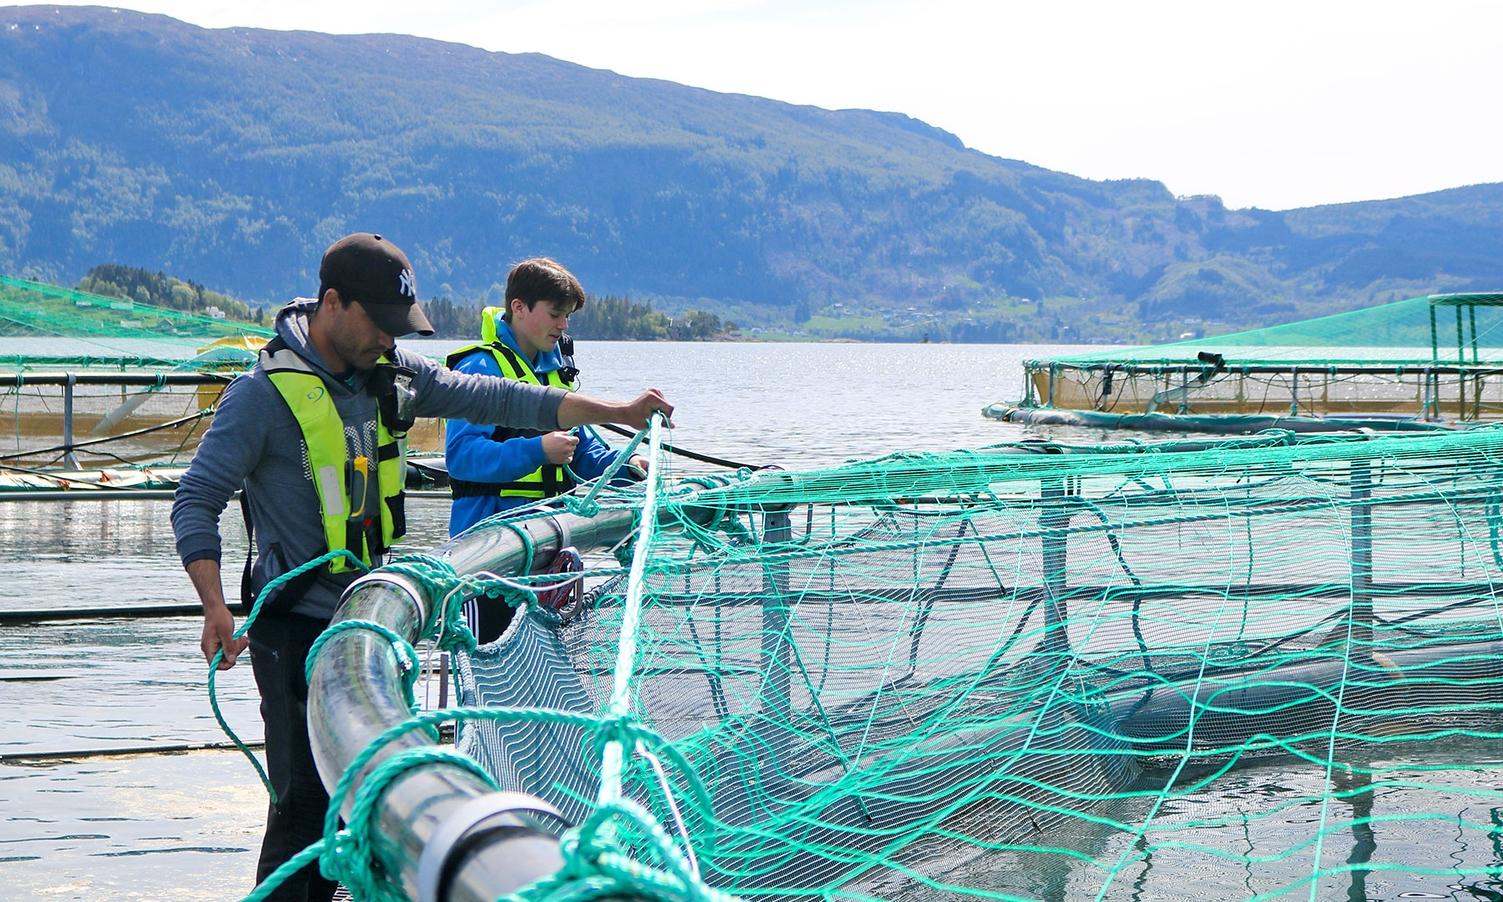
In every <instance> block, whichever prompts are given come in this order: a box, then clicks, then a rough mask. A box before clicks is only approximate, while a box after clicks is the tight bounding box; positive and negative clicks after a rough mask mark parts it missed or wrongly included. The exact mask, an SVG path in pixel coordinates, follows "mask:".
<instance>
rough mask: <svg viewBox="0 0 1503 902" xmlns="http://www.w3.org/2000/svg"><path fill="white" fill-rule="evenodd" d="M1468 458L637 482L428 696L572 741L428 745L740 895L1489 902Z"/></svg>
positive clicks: (878, 463) (1443, 439)
mask: <svg viewBox="0 0 1503 902" xmlns="http://www.w3.org/2000/svg"><path fill="white" fill-rule="evenodd" d="M1500 463H1503V429H1494V428H1490V427H1481V428H1477V429H1474V430H1468V431H1465V432H1445V433H1435V434H1424V435H1409V436H1393V435H1390V436H1375V435H1369V434H1359V435H1352V434H1343V435H1329V436H1315V437H1308V436H1307V437H1298V436H1295V435H1293V434H1290V433H1274V434H1265V435H1259V436H1254V437H1249V438H1246V439H1237V440H1229V441H1218V442H1209V441H1208V442H1178V443H1169V444H1135V443H1123V444H1118V445H1108V446H1094V447H1069V446H1064V445H1058V444H1052V443H1047V442H1035V443H1015V444H1009V445H1001V446H997V447H993V448H987V449H981V450H977V451H966V452H955V453H951V454H914V455H900V456H892V457H887V458H883V459H880V460H875V461H869V462H852V463H849V464H847V465H844V466H839V467H833V468H829V469H824V470H815V471H809V472H801V473H791V472H789V473H785V472H778V471H764V472H760V473H747V472H742V473H741V474H739V475H737V476H735V477H730V478H720V479H713V480H712V479H698V480H689V481H686V482H677V483H676V482H674V481H673V478H672V477H673V475H674V474H673V473H672V471H671V468H670V464H669V463H668V461H665V460H660V461H657V462H656V470H657V478H658V479H659V480H660V482H659V483H658V484H657V485H656V489H657V490H658V491H656V492H655V493H654V492H642V491H636V492H633V491H620V492H616V493H614V494H612V495H609V496H606V497H604V498H602V499H601V500H600V501H599V507H600V509H601V510H603V511H607V512H610V511H616V512H620V511H623V510H626V511H631V512H632V514H633V515H634V516H635V517H637V529H636V530H635V531H634V532H633V533H632V537H631V538H629V540H628V542H627V544H625V545H624V546H622V547H619V548H616V549H615V552H616V555H617V557H618V558H619V559H620V560H621V561H622V562H626V561H631V562H632V563H633V565H634V569H633V570H631V571H630V573H627V572H624V568H623V567H622V566H618V565H617V564H616V563H615V561H614V560H612V559H610V558H605V559H604V562H603V563H602V562H600V561H599V560H597V561H596V563H595V565H594V566H595V568H596V569H595V570H594V571H593V572H596V573H598V574H601V575H603V577H604V580H603V582H601V581H599V580H597V581H596V582H597V584H596V585H595V587H594V588H593V590H592V591H591V592H590V593H588V595H587V596H586V597H585V598H584V599H582V600H578V599H576V600H573V601H570V602H569V603H567V604H563V605H561V606H550V605H541V604H537V603H535V602H529V601H527V597H526V596H525V594H524V595H521V596H512V597H511V598H510V603H513V604H520V605H521V612H520V614H519V615H518V616H517V617H516V618H515V619H514V620H513V622H512V624H511V626H510V627H509V628H508V630H507V632H506V633H504V634H503V635H502V637H501V638H500V639H499V640H497V641H496V642H494V643H490V644H486V645H481V646H479V647H478V648H475V649H474V650H473V651H471V652H468V653H463V654H461V655H460V656H459V661H458V669H459V677H460V680H459V696H460V697H459V701H460V702H461V703H463V704H467V705H493V706H494V705H502V706H518V707H526V708H535V709H540V710H554V711H565V712H571V713H573V714H579V715H583V716H584V717H586V718H588V719H593V720H594V721H595V722H596V723H597V724H599V725H600V728H599V729H598V730H597V731H594V732H591V731H581V730H580V729H579V727H578V725H577V723H571V722H565V721H563V720H559V721H557V722H552V723H550V722H547V721H544V720H537V721H529V722H526V723H519V722H512V723H499V722H475V723H466V724H464V725H462V726H461V729H460V738H459V744H460V747H461V749H462V750H464V751H466V752H468V753H469V754H471V755H472V756H474V757H475V758H477V759H478V760H480V761H481V762H482V763H483V764H485V766H486V767H487V769H488V770H489V771H490V772H491V773H492V774H494V775H495V776H496V777H497V778H498V781H499V783H500V785H501V787H502V788H503V789H514V790H521V791H525V792H528V793H532V794H535V795H538V796H541V797H542V798H544V799H546V800H548V801H550V802H552V803H553V804H554V805H556V806H557V807H558V808H559V809H560V810H562V811H563V812H564V813H565V814H566V815H567V816H568V817H569V818H570V819H571V820H573V821H574V822H576V823H578V822H580V821H582V820H585V819H587V818H589V817H590V815H591V813H592V812H593V811H596V810H598V809H599V807H600V806H601V805H607V804H613V803H614V802H615V800H618V799H625V800H629V801H630V802H632V803H634V804H635V805H637V806H640V809H641V810H642V811H643V812H645V813H646V816H645V817H644V819H643V826H642V827H641V828H640V829H628V828H624V827H622V828H618V829H617V830H616V832H615V835H614V841H615V843H616V844H617V845H618V846H619V847H620V848H621V849H622V851H623V852H624V853H625V854H627V855H630V856H635V857H637V858H640V859H641V860H644V861H651V860H660V859H661V858H662V855H661V853H660V852H657V853H655V852H654V850H653V848H652V843H651V836H652V835H653V832H654V830H657V831H660V832H661V834H662V835H665V836H666V837H667V838H668V840H669V841H670V842H671V843H672V845H673V847H674V848H675V849H677V850H678V853H679V854H681V855H682V856H683V860H684V861H685V862H687V865H686V866H687V867H688V868H689V870H690V872H692V874H694V875H695V880H696V881H698V885H701V886H703V887H706V888H715V889H718V890H721V891H724V892H727V893H731V894H734V895H737V896H740V897H742V898H747V899H755V898H773V899H840V900H847V899H849V900H856V899H862V900H865V899H887V900H919V899H923V900H930V899H932V900H939V899H966V898H970V899H1012V898H1026V899H1038V898H1047V899H1092V898H1102V899H1106V898H1110V899H1155V898H1157V899H1204V898H1216V899H1233V898H1239V899H1240V898H1259V899H1261V898H1312V899H1313V898H1343V899H1365V898H1369V894H1371V898H1398V897H1399V896H1400V894H1401V893H1405V892H1410V893H1414V892H1417V893H1422V894H1423V893H1431V894H1433V895H1431V896H1421V897H1427V898H1429V897H1443V898H1453V897H1455V898H1479V899H1483V898H1486V899H1491V898H1497V897H1498V893H1499V892H1503V882H1500V880H1503V876H1500V875H1503V741H1500V740H1503V609H1500V606H1499V603H1498V601H1497V598H1496V587H1497V585H1498V581H1499V580H1500V578H1503V537H1500V525H1503V468H1500ZM546 515H547V514H546V513H530V514H523V515H521V519H523V520H525V519H528V518H530V517H541V516H546ZM517 522H519V521H518V520H517V519H513V520H510V521H507V520H492V521H487V522H485V523H483V524H481V525H479V526H478V527H477V528H476V529H475V530H473V531H472V532H470V533H467V534H466V536H465V537H463V538H462V539H460V540H459V542H460V543H471V544H474V543H480V544H482V545H483V544H484V543H486V542H487V541H491V540H493V539H497V538H499V537H502V536H504V535H506V534H507V533H509V532H511V531H513V530H514V529H515V524H516V523H517ZM597 555H598V550H597ZM587 557H588V555H587ZM490 603H498V604H499V603H508V601H507V599H506V598H504V597H503V598H500V599H493V600H491V602H490ZM682 897H683V898H689V897H692V896H682Z"/></svg>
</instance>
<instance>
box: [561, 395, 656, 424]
mask: <svg viewBox="0 0 1503 902" xmlns="http://www.w3.org/2000/svg"><path fill="white" fill-rule="evenodd" d="M658 412H661V413H662V414H663V416H665V417H668V418H669V419H670V421H671V420H672V418H673V405H672V404H669V403H668V399H667V398H665V397H663V393H662V392H660V391H658V390H657V389H655V388H649V389H648V390H647V391H645V392H642V394H640V395H638V396H637V398H636V400H633V401H602V400H600V399H599V398H591V397H589V396H588V395H581V394H579V393H578V392H571V393H570V394H569V395H568V396H567V397H565V398H564V399H563V400H562V401H560V402H559V405H558V428H560V429H573V428H574V427H575V426H584V425H598V424H601V423H618V424H620V425H622V426H630V427H631V428H633V429H645V428H646V427H647V421H648V420H649V419H650V418H651V417H652V415H653V414H654V413H658ZM670 425H671V422H670Z"/></svg>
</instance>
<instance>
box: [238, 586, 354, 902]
mask: <svg viewBox="0 0 1503 902" xmlns="http://www.w3.org/2000/svg"><path fill="white" fill-rule="evenodd" d="M327 625H328V624H327V623H325V622H323V621H320V620H315V619H313V618H311V617H300V616H297V615H295V614H276V613H271V614H268V613H263V614H262V615H261V616H259V617H257V618H256V622H255V624H254V625H252V626H251V631H250V651H251V669H252V670H254V671H255V674H256V688H257V689H258V690H260V693H261V719H262V720H263V721H265V723H266V775H267V777H269V778H270V780H271V785H272V787H273V788H274V789H275V790H276V793H277V801H276V803H275V804H272V805H271V806H270V807H269V808H268V809H267V813H266V836H265V837H264V838H263V839H262V840H261V859H260V861H259V862H258V863H257V865H256V882H257V883H260V882H261V881H263V880H265V879H266V878H267V877H269V876H271V873H272V872H273V871H275V870H276V869H277V868H279V867H281V866H282V864H283V863H285V862H286V861H288V860H289V859H291V858H292V857H293V856H294V855H296V854H297V853H299V852H301V851H303V849H305V848H307V847H308V846H310V845H312V844H313V843H314V842H316V841H318V840H319V839H320V838H321V837H322V836H323V832H324V813H325V812H326V811H327V810H328V808H329V794H328V793H327V792H325V791H324V784H323V781H322V780H320V779H319V777H318V768H317V767H315V766H314V764H313V750H312V748H310V746H309V744H308V682H307V679H306V678H305V677H304V675H303V667H304V663H305V662H306V660H307V658H308V650H309V648H311V647H312V646H313V641H314V640H315V639H317V638H318V636H319V634H320V633H322V632H323V631H324V628H325V627H326V626H327ZM333 895H334V883H333V882H331V881H329V880H326V879H324V877H323V876H322V875H320V874H319V873H318V863H317V862H314V863H312V864H310V865H308V866H307V867H304V868H302V869H301V870H299V871H298V872H297V873H296V874H294V875H293V876H292V877H290V878H288V879H287V880H286V881H285V882H284V883H283V884H282V885H281V887H280V888H279V889H278V890H277V891H276V892H274V893H272V894H271V895H270V896H268V897H267V898H268V899H271V900H275V902H328V900H329V899H330V898H331V897H332V896H333Z"/></svg>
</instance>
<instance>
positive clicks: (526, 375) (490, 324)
mask: <svg viewBox="0 0 1503 902" xmlns="http://www.w3.org/2000/svg"><path fill="white" fill-rule="evenodd" d="M502 309H503V308H500V307H487V308H485V309H484V310H482V311H480V337H481V339H482V340H481V342H480V343H479V344H473V345H466V346H465V347H462V348H460V349H459V350H457V351H454V352H452V353H450V354H449V356H448V357H447V358H445V363H447V364H448V366H449V368H450V369H453V368H454V366H455V365H456V364H458V363H459V361H460V360H461V359H463V358H464V357H466V356H467V355H469V354H471V353H473V352H475V351H480V350H484V351H489V352H490V354H491V356H492V357H494V358H495V360H496V366H498V367H500V368H501V375H502V376H505V377H506V378H507V379H512V380H515V381H517V382H530V383H532V384H533V385H551V386H553V387H555V388H561V389H563V390H565V391H574V389H575V386H576V383H574V382H570V381H567V380H565V379H564V377H563V376H562V375H561V374H560V373H559V371H558V370H550V371H548V372H546V373H543V374H542V375H541V376H539V375H538V374H537V373H534V372H533V371H532V367H531V366H529V365H528V363H527V361H526V360H524V359H522V355H521V354H518V353H517V352H516V351H513V350H512V349H511V347H510V346H509V345H507V344H506V342H504V341H502V340H501V339H500V338H499V337H498V336H497V335H496V317H497V316H499V315H500V313H501V311H502ZM542 434H543V433H541V432H538V431H536V430H532V429H513V428H511V427H509V426H497V427H496V429H495V431H494V432H492V433H491V439H492V440H493V441H498V442H504V441H506V440H507V439H513V438H531V437H534V436H539V435H542ZM573 487H574V480H572V479H570V478H569V474H568V472H567V471H566V470H565V469H564V468H563V467H561V466H559V465H557V464H543V465H542V466H541V467H538V468H537V469H536V470H533V471H532V472H531V473H528V474H527V475H526V476H523V477H521V478H520V479H516V480H513V481H511V482H471V481H470V480H467V479H454V478H453V477H450V479H449V493H450V494H451V495H453V497H455V498H473V497H475V496H478V495H500V496H502V497H504V498H552V497H554V496H555V495H561V494H563V493H564V492H567V491H568V490H569V489H571V488H573Z"/></svg>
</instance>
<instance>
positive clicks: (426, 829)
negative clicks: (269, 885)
mask: <svg viewBox="0 0 1503 902" xmlns="http://www.w3.org/2000/svg"><path fill="white" fill-rule="evenodd" d="M680 513H684V511H680ZM687 513H688V514H689V516H691V517H693V518H694V519H697V520H699V521H700V522H702V523H703V522H709V521H711V520H712V519H713V518H714V517H716V516H718V512H716V511H712V510H709V509H698V510H694V509H691V510H689V511H688V512H687ZM635 523H636V513H635V512H634V511H632V510H606V511H601V512H600V513H598V514H596V515H595V516H593V517H590V518H584V517H580V516H576V515H574V514H570V513H565V512H560V513H556V514H554V515H552V516H549V517H540V518H537V519H532V520H523V521H517V522H513V523H512V524H511V527H512V528H510V529H489V530H481V531H479V532H475V533H471V534H469V535H462V536H460V537H458V538H456V539H454V540H452V541H450V542H449V543H447V544H445V545H443V546H441V547H440V548H438V549H437V550H436V551H435V554H437V555H438V556H440V557H443V558H445V559H447V560H448V561H449V562H450V564H452V565H453V566H454V568H455V570H457V571H458V572H461V573H476V572H481V571H490V572H492V573H498V574H520V573H522V572H523V570H524V569H526V568H525V567H524V565H525V564H526V563H527V557H528V555H527V546H528V544H530V545H531V547H532V549H533V554H532V560H531V565H532V566H531V569H532V570H533V571H537V570H540V569H541V568H543V567H544V566H546V565H547V564H548V563H549V562H550V561H551V560H552V559H553V557H554V555H555V554H556V553H557V552H558V551H559V550H560V549H562V548H566V547H569V546H573V547H576V548H578V549H580V550H581V551H587V550H598V549H604V548H609V547H611V546H613V545H615V544H616V543H617V542H619V541H620V540H622V539H623V538H625V537H626V536H627V535H628V534H629V533H630V532H631V530H632V528H633V526H634V525H635ZM522 534H525V535H526V536H527V539H528V541H527V542H524V541H523V539H522ZM438 600H439V599H434V598H429V597H428V596H427V594H426V593H425V592H424V591H423V589H422V587H421V586H419V585H416V584H415V583H414V582H413V581H411V580H409V579H406V578H405V577H402V576H401V575H398V574H389V573H381V572H378V573H374V574H371V575H369V576H366V577H362V578H361V579H359V580H357V581H356V582H355V583H354V584H352V585H351V586H350V588H349V589H348V590H347V591H346V593H345V600H344V602H343V603H342V604H341V605H340V607H339V610H338V611H337V612H336V613H335V615H334V619H333V622H334V623H338V622H341V621H344V620H369V621H374V622H376V623H380V624H382V625H384V626H386V627H388V628H390V629H392V630H393V631H394V632H395V633H396V634H397V635H399V636H401V637H402V638H404V639H406V640H407V641H408V642H416V641H417V639H418V636H419V635H421V632H422V627H423V625H424V624H425V623H427V622H428V621H429V620H430V619H431V618H432V617H433V616H434V607H433V606H434V605H435V603H436V602H437V601H438ZM401 677H402V674H401V672H400V668H399V666H398V664H397V661H396V658H395V655H393V654H392V653H391V650H390V647H389V645H388V643H387V641H386V639H384V638H383V637H382V636H380V635H379V634H377V633H375V632H373V631H371V630H348V631H345V632H341V633H337V634H335V635H334V636H333V637H332V638H330V639H329V640H328V641H327V642H326V643H325V645H324V647H323V649H322V650H321V652H320V653H319V656H318V660H317V662H316V664H315V666H314V669H313V675H312V678H311V680H310V681H309V689H308V733H309V739H310V740H311V743H312V747H313V756H314V759H315V761H316V762H317V763H318V769H319V773H320V774H321V775H322V777H323V780H324V785H325V786H326V787H328V788H329V789H331V790H332V789H333V788H334V786H335V785H336V784H337V783H338V781H339V778H340V776H341V775H342V774H343V773H344V771H345V769H346V768H348V767H349V766H350V764H351V763H352V762H353V761H354V759H355V758H356V756H358V755H359V754H360V753H361V752H362V751H363V750H364V749H365V747H366V746H367V745H369V744H370V742H371V741H372V740H373V739H375V738H376V737H377V736H378V735H380V734H381V733H382V732H384V731H385V730H386V729H388V728H390V727H392V726H395V725H397V724H400V723H402V722H404V721H406V720H407V719H408V717H409V716H410V713H409V711H408V709H407V705H406V701H405V699H404V698H403V695H402V691H401ZM431 744H432V743H431V742H430V740H429V737H428V736H426V735H424V734H420V733H412V734H408V735H404V736H401V737H399V738H398V739H396V740H394V741H392V742H391V743H390V744H388V745H387V746H386V747H385V748H384V749H383V750H382V751H381V752H380V753H378V754H377V755H376V756H375V757H374V758H373V759H372V761H371V762H370V765H369V766H368V767H367V768H366V770H365V771H364V772H362V773H361V774H359V775H357V776H356V778H355V780H354V782H353V784H352V786H351V791H350V794H349V795H348V796H346V797H345V799H344V809H343V812H342V813H343V814H344V815H345V816H346V817H348V815H349V814H350V812H351V809H352V807H353V804H354V799H355V793H356V791H358V789H359V787H360V783H361V782H362V781H363V780H364V779H365V778H366V777H368V776H369V774H370V771H371V770H372V769H373V768H374V767H376V766H377V765H379V764H380V763H381V762H382V761H384V760H386V759H387V758H390V757H392V756H393V755H396V754H399V753H400V752H402V751H404V750H406V749H410V748H420V747H425V746H428V745H431ZM488 794H490V789H489V788H488V787H487V786H486V785H485V784H484V783H483V782H482V781H481V780H480V779H479V778H478V777H476V776H475V775H473V774H472V773H470V772H469V771H466V770H463V769H461V768H458V767H455V766H453V765H450V764H446V763H442V762H439V763H432V764H426V765H423V766H421V767H416V768H413V769H412V770H410V771H408V772H407V773H406V774H404V775H402V776H401V777H399V778H398V779H396V780H394V781H393V782H392V783H391V784H390V786H389V787H388V788H387V790H386V791H385V793H384V794H383V796H382V800H381V805H380V808H379V815H378V819H379V820H378V830H379V831H380V833H381V835H382V837H383V840H384V841H383V842H381V843H378V844H377V854H378V855H379V856H380V864H381V867H382V868H383V869H384V870H385V872H386V873H387V874H390V875H391V876H392V879H394V880H396V881H397V882H399V883H400V884H401V885H402V886H403V888H404V890H405V891H406V892H407V894H408V895H409V896H410V897H412V898H419V896H420V891H421V889H422V887H421V885H420V880H419V873H418V870H419V869H418V865H419V862H420V861H421V860H422V858H423V850H424V849H425V848H426V847H427V846H428V845H429V844H430V842H432V841H434V839H435V837H438V836H440V835H448V834H451V833H454V832H455V829H456V827H455V824H456V822H457V820H462V819H464V818H465V817H467V816H468V815H466V814H465V813H464V812H463V811H462V809H464V808H465V806H466V805H467V804H468V803H470V802H471V801H472V800H474V799H477V798H480V797H482V796H486V795H488ZM538 805H540V806H543V807H544V808H546V805H545V804H544V803H542V802H541V801H540V800H539V801H538ZM508 817H509V818H511V819H512V820H514V821H516V825H517V829H518V830H521V831H522V832H523V834H525V836H526V837H527V839H528V841H526V842H524V843H517V842H515V841H513V840H515V838H516V835H517V834H516V832H515V831H511V832H504V833H502V834H498V835H497V836H496V837H495V838H494V841H492V839H490V838H487V837H485V836H481V837H480V838H479V839H478V840H477V841H476V842H474V843H471V844H468V845H467V846H466V848H464V849H463V857H462V859H457V860H455V861H452V862H448V863H447V864H445V863H443V862H440V863H437V864H435V863H434V862H432V861H431V860H430V861H429V862H428V869H429V871H432V869H433V868H435V867H438V868H439V869H440V870H442V871H443V872H444V874H445V886H446V887H447V895H446V896H445V898H446V899H447V900H452V902H481V900H484V902H490V900H494V899H495V898H496V897H497V896H498V895H502V894H505V893H507V892H510V891H511V890H513V889H516V888H520V887H522V886H525V885H527V884H529V883H532V882H534V881H535V880H538V879H541V878H542V877H545V876H548V875H549V874H552V873H554V872H556V871H557V870H558V869H559V867H561V866H562V859H561V857H560V854H559V851H558V840H557V838H556V837H555V836H554V835H553V829H554V828H556V825H557V821H556V819H554V818H551V817H550V816H548V815H546V814H543V813H538V812H536V811H534V812H529V811H527V810H520V811H518V810H513V811H511V812H510V813H509V815H508ZM508 837H510V839H508ZM519 850H522V851H521V852H520V853H519Z"/></svg>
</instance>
